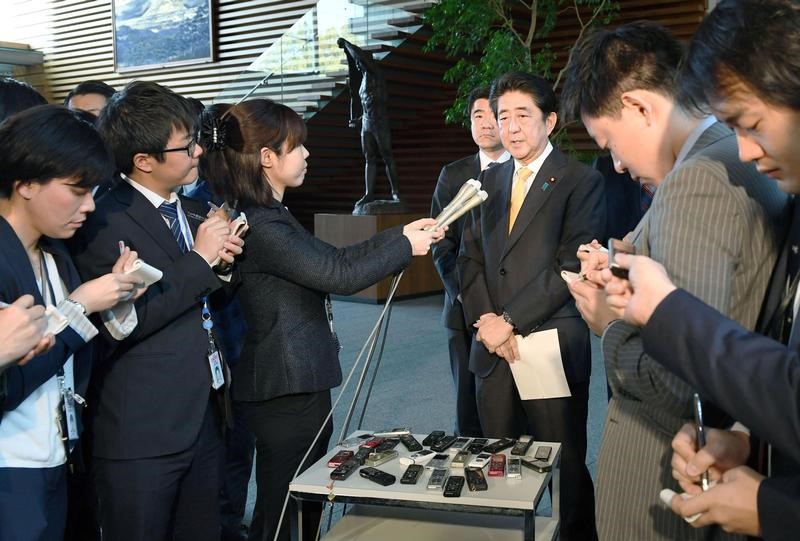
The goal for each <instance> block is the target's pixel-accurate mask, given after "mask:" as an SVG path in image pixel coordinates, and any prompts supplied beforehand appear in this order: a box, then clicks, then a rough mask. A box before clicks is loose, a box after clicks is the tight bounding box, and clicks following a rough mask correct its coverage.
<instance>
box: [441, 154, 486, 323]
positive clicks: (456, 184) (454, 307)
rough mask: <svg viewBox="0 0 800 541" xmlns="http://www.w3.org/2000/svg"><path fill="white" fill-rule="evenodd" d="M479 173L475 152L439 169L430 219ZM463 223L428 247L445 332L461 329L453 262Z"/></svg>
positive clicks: (456, 280)
mask: <svg viewBox="0 0 800 541" xmlns="http://www.w3.org/2000/svg"><path fill="white" fill-rule="evenodd" d="M480 174H481V159H480V155H479V154H477V153H476V154H473V155H472V156H467V157H466V158H462V159H460V160H458V161H455V162H453V163H450V164H448V165H445V166H444V167H442V171H441V173H439V180H438V182H437V183H436V189H435V190H434V192H433V201H432V202H431V216H433V217H434V218H435V217H436V216H438V215H439V213H440V212H441V211H442V209H443V208H444V207H446V206H447V205H448V204H449V203H450V201H452V200H453V197H455V195H456V194H457V193H458V190H460V189H461V186H463V185H464V183H465V182H466V181H468V180H469V179H471V178H478V176H479V175H480ZM465 221H466V217H464V216H462V217H461V218H459V219H458V220H456V221H455V222H453V223H452V224H450V228H449V229H448V230H447V233H445V235H444V238H443V239H442V240H440V241H439V242H437V243H436V244H434V245H433V246H432V247H431V253H432V254H433V264H434V265H435V266H436V271H437V272H438V273H439V277H440V278H441V279H442V284H444V309H443V310H442V325H444V326H445V327H447V328H449V329H464V309H463V308H462V307H461V302H460V301H459V300H458V294H459V293H460V292H461V288H460V286H459V283H458V270H457V269H456V260H457V259H458V250H459V248H460V247H461V234H462V232H463V231H464V222H465Z"/></svg>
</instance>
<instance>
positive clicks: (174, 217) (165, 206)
mask: <svg viewBox="0 0 800 541" xmlns="http://www.w3.org/2000/svg"><path fill="white" fill-rule="evenodd" d="M158 212H160V213H161V215H162V216H163V217H164V218H166V219H167V223H169V230H170V232H171V233H172V236H173V237H175V241H176V242H177V243H178V248H180V250H181V253H182V254H185V253H186V252H188V251H189V247H188V246H186V239H185V238H184V237H183V233H181V222H180V220H178V202H177V201H175V202H174V203H167V202H166V201H164V202H163V203H161V205H159V207H158Z"/></svg>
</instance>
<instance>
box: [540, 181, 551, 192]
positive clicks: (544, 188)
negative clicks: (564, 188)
mask: <svg viewBox="0 0 800 541" xmlns="http://www.w3.org/2000/svg"><path fill="white" fill-rule="evenodd" d="M549 187H550V183H549V182H547V181H545V183H544V184H542V191H545V190H547V188H549Z"/></svg>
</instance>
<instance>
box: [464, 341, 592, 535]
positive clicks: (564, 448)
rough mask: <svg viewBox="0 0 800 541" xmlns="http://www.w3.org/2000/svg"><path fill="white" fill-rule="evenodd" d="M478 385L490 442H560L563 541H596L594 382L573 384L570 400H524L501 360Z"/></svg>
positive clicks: (483, 419) (479, 379)
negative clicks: (589, 442) (589, 447)
mask: <svg viewBox="0 0 800 541" xmlns="http://www.w3.org/2000/svg"><path fill="white" fill-rule="evenodd" d="M478 347H482V346H478ZM476 380H477V387H478V411H479V412H480V416H481V426H483V432H484V434H485V435H486V436H487V437H490V438H501V437H511V438H515V437H517V436H519V435H520V434H531V435H533V437H534V438H535V439H536V440H538V441H553V442H561V486H560V489H561V507H560V509H561V534H560V537H559V539H560V540H561V541H573V540H581V541H583V540H591V539H596V537H597V534H596V532H595V520H594V485H593V484H592V478H591V476H590V475H589V470H588V468H587V467H586V418H587V415H588V404H589V382H588V381H585V382H580V383H571V384H570V391H571V393H572V396H571V397H569V398H552V399H547V400H520V398H519V393H518V392H517V387H516V385H515V384H514V378H513V376H512V375H511V369H510V368H509V367H508V364H507V363H506V362H505V361H502V360H501V362H499V363H498V364H497V366H496V367H495V369H494V370H492V372H491V373H490V374H489V375H488V376H487V377H485V378H481V377H476Z"/></svg>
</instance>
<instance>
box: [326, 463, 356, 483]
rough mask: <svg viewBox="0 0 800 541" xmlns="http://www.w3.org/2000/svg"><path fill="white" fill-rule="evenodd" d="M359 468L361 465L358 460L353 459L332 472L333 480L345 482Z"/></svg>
mask: <svg viewBox="0 0 800 541" xmlns="http://www.w3.org/2000/svg"><path fill="white" fill-rule="evenodd" d="M359 466H361V464H360V463H359V462H358V460H356V459H355V458H351V459H350V460H348V461H347V462H345V463H344V464H340V465H338V466H336V469H334V470H333V471H332V472H331V479H333V480H334V481H344V480H345V479H347V478H348V477H350V475H351V474H352V473H353V472H354V471H356V470H357V469H358V468H359Z"/></svg>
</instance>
